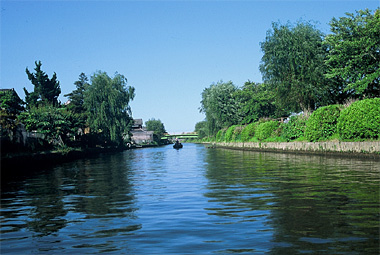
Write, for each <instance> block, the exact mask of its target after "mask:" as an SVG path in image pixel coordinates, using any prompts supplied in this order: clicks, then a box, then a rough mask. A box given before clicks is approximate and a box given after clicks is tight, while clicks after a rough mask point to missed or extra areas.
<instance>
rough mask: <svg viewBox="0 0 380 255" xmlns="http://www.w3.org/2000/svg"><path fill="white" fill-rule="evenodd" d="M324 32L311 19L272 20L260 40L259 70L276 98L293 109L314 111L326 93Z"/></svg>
mask: <svg viewBox="0 0 380 255" xmlns="http://www.w3.org/2000/svg"><path fill="white" fill-rule="evenodd" d="M322 39H323V34H322V33H321V32H320V31H319V30H317V29H316V28H315V27H314V26H313V25H312V24H310V23H308V22H299V23H297V24H296V25H295V26H292V25H290V24H286V25H281V24H279V23H273V24H272V29H271V30H269V31H268V32H267V36H266V38H265V41H264V42H262V43H261V49H262V51H263V53H264V55H263V57H262V59H261V60H262V63H261V65H260V71H261V73H262V75H263V80H264V82H265V83H267V84H269V85H271V86H272V87H273V89H274V90H275V92H276V98H277V99H278V102H279V103H281V104H282V106H283V107H286V108H288V110H291V111H295V112H296V111H299V110H301V109H302V110H304V111H311V110H313V109H315V108H316V107H317V106H319V105H320V104H323V100H325V99H326V98H327V97H326V81H325V78H324V75H323V74H324V72H325V65H324V58H325V54H326V49H325V47H324V46H323V45H322Z"/></svg>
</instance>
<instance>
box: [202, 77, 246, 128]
mask: <svg viewBox="0 0 380 255" xmlns="http://www.w3.org/2000/svg"><path fill="white" fill-rule="evenodd" d="M237 90H238V88H237V87H236V86H235V85H234V84H233V83H232V82H231V81H230V82H227V83H224V82H222V81H220V82H218V83H216V84H212V85H211V86H210V87H208V88H205V89H204V90H203V92H202V101H201V107H200V112H203V113H204V114H205V115H206V121H207V130H208V133H209V134H210V135H215V134H216V133H217V132H218V130H220V129H222V128H224V127H229V126H231V125H234V124H238V123H240V122H241V119H242V118H241V116H240V115H239V113H240V112H241V111H240V107H241V104H240V102H239V99H238V98H236V97H235V93H236V91H237Z"/></svg>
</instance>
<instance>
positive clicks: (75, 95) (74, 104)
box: [65, 73, 89, 113]
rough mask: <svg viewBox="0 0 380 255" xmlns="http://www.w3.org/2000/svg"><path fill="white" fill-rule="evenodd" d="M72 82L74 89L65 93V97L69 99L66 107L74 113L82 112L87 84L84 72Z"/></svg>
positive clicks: (83, 110)
mask: <svg viewBox="0 0 380 255" xmlns="http://www.w3.org/2000/svg"><path fill="white" fill-rule="evenodd" d="M74 84H75V86H76V89H75V90H73V91H72V92H71V93H69V94H66V95H65V97H68V98H69V100H70V103H69V104H68V107H67V108H68V109H69V110H70V111H72V112H74V113H84V112H85V108H84V105H83V104H84V93H85V90H86V88H87V87H88V86H89V84H88V78H87V76H86V74H84V73H81V74H80V75H79V78H78V80H77V81H76V82H74Z"/></svg>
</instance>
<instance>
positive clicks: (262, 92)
mask: <svg viewBox="0 0 380 255" xmlns="http://www.w3.org/2000/svg"><path fill="white" fill-rule="evenodd" d="M236 95H237V97H238V98H239V100H238V101H240V102H241V106H242V107H241V111H242V113H241V115H242V116H243V120H242V123H241V124H249V123H252V122H255V121H257V120H258V119H259V118H263V117H270V118H277V117H281V116H285V115H286V114H287V113H286V112H284V111H282V110H281V108H279V107H278V106H277V104H276V95H275V91H274V90H272V89H271V88H270V86H268V85H267V84H264V83H263V84H260V83H255V82H251V81H247V82H246V83H245V84H244V86H243V87H242V88H241V89H240V90H238V91H237V92H236Z"/></svg>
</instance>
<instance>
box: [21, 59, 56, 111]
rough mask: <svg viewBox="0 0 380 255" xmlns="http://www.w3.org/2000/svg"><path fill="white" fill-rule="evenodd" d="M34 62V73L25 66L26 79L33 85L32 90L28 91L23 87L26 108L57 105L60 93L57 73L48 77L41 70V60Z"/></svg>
mask: <svg viewBox="0 0 380 255" xmlns="http://www.w3.org/2000/svg"><path fill="white" fill-rule="evenodd" d="M35 64H36V67H35V68H34V70H35V73H31V72H30V71H29V70H28V68H26V74H27V75H28V79H29V80H30V81H31V82H32V84H33V85H34V90H33V92H28V90H27V89H26V88H24V92H25V101H26V106H27V108H32V107H37V106H39V105H53V106H58V96H59V95H60V94H61V88H60V86H59V81H57V74H56V73H54V74H53V77H52V78H51V79H49V76H48V75H47V74H46V73H45V72H44V71H42V70H41V65H42V63H41V61H38V62H37V61H36V62H35Z"/></svg>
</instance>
